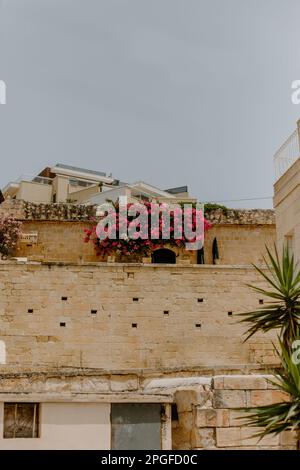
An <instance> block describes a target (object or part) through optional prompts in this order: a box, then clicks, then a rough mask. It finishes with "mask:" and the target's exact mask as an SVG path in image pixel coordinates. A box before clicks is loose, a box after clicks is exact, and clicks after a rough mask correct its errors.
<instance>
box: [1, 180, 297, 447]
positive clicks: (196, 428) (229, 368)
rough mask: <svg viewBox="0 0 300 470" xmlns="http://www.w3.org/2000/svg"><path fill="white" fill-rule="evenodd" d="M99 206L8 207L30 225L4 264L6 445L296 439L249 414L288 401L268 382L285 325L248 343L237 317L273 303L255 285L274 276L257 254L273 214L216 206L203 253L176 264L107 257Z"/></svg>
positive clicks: (233, 443) (246, 443) (236, 443)
mask: <svg viewBox="0 0 300 470" xmlns="http://www.w3.org/2000/svg"><path fill="white" fill-rule="evenodd" d="M148 190H149V192H150V189H149V188H148ZM183 193H184V192H183V191H182V193H178V191H177V192H176V191H175V197H177V196H178V194H181V196H178V198H180V197H183V198H184V197H188V195H187V194H185V195H184V194H183ZM170 194H172V190H171V193H170ZM95 197H96V196H95ZM160 197H163V196H162V195H160ZM99 202H100V203H101V201H99V200H97V203H99ZM95 211H96V205H93V204H91V203H89V204H86V203H85V204H78V203H77V204H70V203H66V202H61V203H58V202H57V203H40V202H34V201H29V200H20V199H18V198H17V197H16V198H15V199H13V198H8V199H7V200H6V201H4V202H3V203H2V204H1V205H0V215H4V214H10V215H12V216H14V217H15V218H17V219H18V220H20V221H21V222H22V224H23V225H22V232H23V233H22V237H21V239H20V242H19V244H18V246H17V247H16V250H15V253H14V254H13V256H12V257H11V258H10V259H2V260H1V261H0V363H1V364H0V367H1V380H0V391H1V400H0V449H118V450H122V449H166V450H167V449H293V448H295V446H296V436H295V434H293V433H290V432H289V433H286V432H285V433H282V434H281V435H280V436H276V437H265V438H264V439H262V440H261V441H259V442H258V439H257V438H254V437H253V434H254V433H255V431H256V430H255V429H250V428H247V427H245V426H244V425H243V420H242V421H241V420H240V419H239V417H241V416H242V412H241V411H237V408H241V407H251V406H257V405H263V404H267V403H274V402H276V401H282V400H284V399H287V397H285V396H284V394H282V392H280V391H278V390H276V389H274V387H272V386H271V385H270V383H269V382H268V380H267V379H268V371H269V370H270V368H274V367H276V366H277V365H278V361H277V356H276V354H275V352H274V348H273V344H272V342H273V341H274V338H275V337H274V335H271V334H269V335H256V336H254V337H252V338H251V340H249V341H247V342H244V336H243V334H244V331H245V327H244V325H241V324H240V323H239V322H238V319H237V318H236V316H235V314H237V313H239V312H244V311H248V310H253V309H255V308H257V306H258V305H259V304H261V303H263V302H264V299H262V298H261V297H260V296H259V295H257V294H253V292H251V291H250V290H249V288H248V287H247V286H246V284H256V285H261V286H263V285H264V283H263V282H262V280H261V278H258V275H257V273H256V271H255V269H254V268H253V267H252V266H251V263H252V262H254V263H256V264H258V265H261V264H262V262H263V255H264V253H265V245H266V244H267V245H268V246H272V245H273V243H274V241H275V238H276V230H275V219H274V213H273V211H271V210H225V209H222V208H220V209H217V210H210V211H208V212H207V213H206V218H207V219H208V220H209V221H211V223H212V224H213V226H212V228H211V229H210V231H208V232H207V234H206V238H205V243H204V258H203V259H202V260H201V263H199V259H198V258H197V254H196V253H193V252H191V253H187V252H186V251H185V250H182V249H181V250H178V251H177V252H176V253H175V254H176V257H175V262H174V263H172V264H168V263H163V262H159V263H157V262H153V261H155V260H154V258H152V259H151V258H147V259H145V258H140V259H132V258H129V259H121V260H116V259H112V258H111V257H107V258H106V259H101V260H99V258H97V256H96V254H95V252H94V248H93V246H92V245H91V244H84V243H83V236H84V233H83V230H84V228H86V227H87V226H89V224H90V223H91V222H90V221H91V217H93V216H94V215H95ZM215 240H217V243H218V256H217V257H216V256H215V252H214V249H213V246H214V245H215V243H216V242H215Z"/></svg>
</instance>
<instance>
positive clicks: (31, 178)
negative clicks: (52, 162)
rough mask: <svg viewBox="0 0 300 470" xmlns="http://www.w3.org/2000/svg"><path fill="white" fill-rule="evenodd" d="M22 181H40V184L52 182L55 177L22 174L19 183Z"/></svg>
mask: <svg viewBox="0 0 300 470" xmlns="http://www.w3.org/2000/svg"><path fill="white" fill-rule="evenodd" d="M21 181H27V182H29V183H39V184H52V183H53V179H51V178H45V177H44V176H30V175H22V176H20V177H19V178H18V180H17V183H21Z"/></svg>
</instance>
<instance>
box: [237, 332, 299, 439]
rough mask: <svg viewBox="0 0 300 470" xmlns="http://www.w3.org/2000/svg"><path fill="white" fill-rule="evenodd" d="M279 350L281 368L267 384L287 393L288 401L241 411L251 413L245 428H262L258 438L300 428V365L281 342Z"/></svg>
mask: <svg viewBox="0 0 300 470" xmlns="http://www.w3.org/2000/svg"><path fill="white" fill-rule="evenodd" d="M280 349H281V355H280V357H281V364H282V368H281V370H280V371H279V372H277V374H276V375H275V374H274V380H269V382H270V383H271V384H272V385H274V386H276V388H277V389H279V390H282V391H283V392H285V393H287V394H288V395H289V396H290V400H289V401H287V402H281V403H274V404H272V405H266V406H261V407H257V408H250V409H244V410H243V411H246V412H248V413H249V412H250V413H252V414H251V415H250V416H249V417H248V421H246V423H245V424H246V425H247V426H250V427H259V428H262V431H261V432H258V433H256V434H255V436H257V437H260V438H262V437H264V436H266V435H267V434H274V435H277V434H279V433H280V432H282V431H287V430H299V427H300V363H299V364H295V362H294V361H293V358H292V354H291V351H290V350H289V349H287V348H286V347H285V346H284V344H283V342H281V341H280ZM240 419H242V418H240Z"/></svg>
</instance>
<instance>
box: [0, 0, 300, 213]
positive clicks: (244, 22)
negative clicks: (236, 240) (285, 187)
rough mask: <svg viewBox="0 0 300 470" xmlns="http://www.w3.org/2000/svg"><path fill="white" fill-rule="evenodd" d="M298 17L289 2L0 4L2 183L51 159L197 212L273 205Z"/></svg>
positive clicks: (299, 39) (23, 0)
mask: <svg viewBox="0 0 300 470" xmlns="http://www.w3.org/2000/svg"><path fill="white" fill-rule="evenodd" d="M299 20H300V2H299V0H2V1H1V0H0V80H5V82H6V84H7V104H6V105H0V152H1V163H2V165H1V173H0V186H4V185H5V184H6V183H7V181H9V180H13V179H15V178H16V177H18V176H19V175H20V174H33V173H36V172H37V171H40V170H41V169H42V168H43V167H45V166H47V165H49V164H50V165H51V164H55V163H57V162H61V163H67V164H72V165H78V166H84V167H87V168H91V169H97V170H102V171H106V172H108V173H110V172H112V173H113V175H114V176H115V177H116V178H119V179H121V180H125V181H135V180H140V179H143V180H145V181H147V182H149V183H152V184H154V185H156V186H159V187H162V188H168V187H172V186H178V185H183V184H188V186H189V188H190V192H191V193H192V194H193V195H195V196H198V197H199V199H200V200H202V201H207V200H228V199H243V198H256V197H269V196H272V183H273V162H272V156H273V153H274V151H275V150H276V149H277V147H278V146H279V145H280V144H281V143H282V142H283V140H284V139H285V138H286V137H287V136H288V135H289V134H290V133H291V132H292V131H293V130H294V127H295V123H296V121H297V119H298V118H299V117H300V105H298V106H296V105H293V104H292V103H291V98H290V97H291V82H292V81H293V80H296V79H300V60H299V59H300V28H299ZM271 204H272V200H271V199H267V200H257V201H255V200H254V201H251V202H240V203H239V202H236V203H228V204H227V205H228V206H233V207H270V206H271Z"/></svg>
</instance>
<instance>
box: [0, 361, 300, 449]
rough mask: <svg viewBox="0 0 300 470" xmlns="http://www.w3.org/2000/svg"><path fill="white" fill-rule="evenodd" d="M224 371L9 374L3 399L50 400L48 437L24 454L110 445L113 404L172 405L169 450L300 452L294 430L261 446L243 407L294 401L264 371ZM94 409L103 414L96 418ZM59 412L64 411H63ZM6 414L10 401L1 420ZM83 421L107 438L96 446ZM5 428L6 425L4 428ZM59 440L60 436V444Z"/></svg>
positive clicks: (9, 444)
mask: <svg viewBox="0 0 300 470" xmlns="http://www.w3.org/2000/svg"><path fill="white" fill-rule="evenodd" d="M220 372H221V368H220V369H219V370H215V372H213V371H209V370H208V369H207V370H205V369H202V370H200V369H198V370H197V369H194V370H193V371H192V370H190V371H189V372H188V371H181V372H169V373H162V372H158V371H156V372H154V371H153V372H151V373H149V372H148V373H146V372H143V371H140V372H138V373H128V372H127V373H125V372H124V373H122V374H121V373H119V374H110V373H108V372H107V373H103V372H101V371H99V372H97V371H91V370H83V369H74V370H66V369H61V370H60V371H52V372H48V373H46V372H41V373H32V372H30V373H23V374H14V373H6V374H3V373H2V374H1V381H0V393H1V402H3V401H15V402H36V403H42V425H43V427H42V430H43V433H42V435H41V438H40V439H23V440H21V441H19V442H18V444H17V446H18V448H19V449H20V448H23V449H24V448H27V449H28V448H31V449H32V448H33V449H41V448H61V449H64V448H74V447H75V446H76V442H77V439H81V444H80V445H82V446H83V448H91V447H92V448H95V449H96V448H99V447H100V446H101V448H109V441H110V422H109V409H110V404H111V403H160V404H164V405H165V407H168V406H169V405H170V404H172V406H173V412H172V423H169V422H167V423H166V424H167V427H168V428H169V426H170V424H171V425H172V433H171V434H172V436H169V437H168V439H167V440H166V442H165V446H164V447H163V448H165V449H171V448H173V449H174V450H189V449H201V450H202V449H214V450H220V449H224V450H232V449H237V450H248V449H249V450H250V449H255V450H259V449H270V450H271V449H273V450H276V449H282V450H291V449H296V440H297V436H296V434H295V433H292V432H283V433H281V434H280V435H278V436H267V437H265V438H263V439H262V440H261V441H259V440H258V438H257V437H253V435H254V434H255V433H257V432H258V431H259V429H258V428H249V427H247V426H245V421H246V417H247V414H246V413H245V412H244V411H240V410H239V409H238V408H249V407H253V406H262V405H266V404H271V403H276V402H282V401H286V400H288V397H287V396H286V395H285V394H284V393H282V392H281V391H279V390H276V389H275V388H274V386H273V385H271V384H270V382H269V381H268V379H269V378H270V377H269V376H266V375H265V374H264V373H263V370H261V371H259V370H255V369H254V368H252V369H251V367H250V366H248V367H247V368H246V367H244V368H241V369H240V371H239V375H237V373H236V372H234V370H233V369H230V368H228V370H227V371H226V373H225V375H224V372H225V371H223V375H220ZM216 374H217V375H216ZM221 374H222V372H221ZM91 408H92V409H93V410H94V411H95V413H94V419H93V420H91V414H90V409H91ZM50 409H51V411H53V410H54V413H52V415H51V416H52V418H51V425H52V426H51V428H49V415H45V414H44V411H45V410H50ZM58 409H60V413H59V414H57V413H56V411H57V410H58ZM67 410H72V413H75V414H76V416H77V415H78V416H77V418H76V420H77V422H76V424H77V428H78V429H77V431H76V429H72V425H73V424H75V423H74V421H73V419H70V416H66V411H67ZM101 410H102V411H101ZM1 411H2V403H0V415H1ZM78 411H80V413H79V414H78V413H77V412H78ZM103 412H104V414H103ZM168 416H170V414H168ZM103 417H105V419H104V420H103ZM168 420H169V418H168ZM82 423H85V429H86V435H87V436H89V435H91V433H93V432H94V431H95V427H96V428H97V429H96V431H97V433H100V434H99V436H98V440H97V441H95V440H92V441H91V442H89V441H88V440H87V439H86V435H85V436H84V435H82V434H81V431H80V429H81V428H80V426H78V424H82ZM1 426H2V422H1V420H0V431H1ZM101 426H102V428H101ZM60 428H61V429H65V430H67V432H68V433H69V435H68V436H66V437H65V436H63V434H61V432H60V431H59V429H60ZM57 433H58V434H57ZM73 433H74V434H73ZM0 436H1V432H0ZM56 436H59V437H60V439H59V441H58V439H57V438H56ZM171 441H172V442H171ZM90 446H91V447H90ZM0 448H1V449H9V448H14V449H15V448H16V444H15V442H14V441H13V440H11V439H1V437H0Z"/></svg>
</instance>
